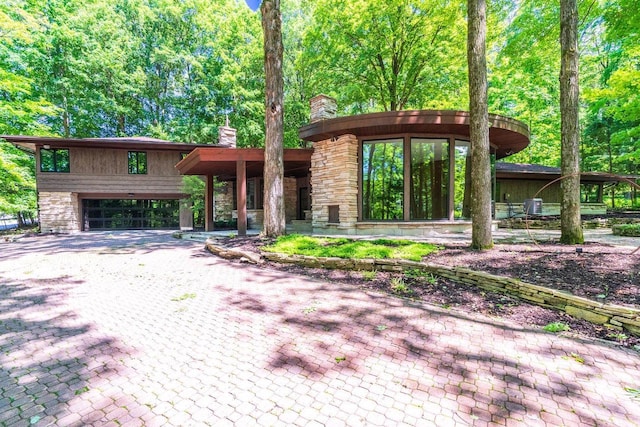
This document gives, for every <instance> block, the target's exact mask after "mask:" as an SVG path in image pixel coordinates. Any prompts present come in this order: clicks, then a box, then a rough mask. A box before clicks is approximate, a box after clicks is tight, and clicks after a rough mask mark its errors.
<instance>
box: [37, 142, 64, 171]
mask: <svg viewBox="0 0 640 427" xmlns="http://www.w3.org/2000/svg"><path fill="white" fill-rule="evenodd" d="M40 171H41V172H67V173H68V172H69V150H68V149H66V148H54V149H46V148H43V149H41V150H40Z"/></svg>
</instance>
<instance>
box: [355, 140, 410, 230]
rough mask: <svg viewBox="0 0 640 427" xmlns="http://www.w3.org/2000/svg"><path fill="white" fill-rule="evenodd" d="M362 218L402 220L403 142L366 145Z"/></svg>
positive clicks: (389, 141) (363, 165)
mask: <svg viewBox="0 0 640 427" xmlns="http://www.w3.org/2000/svg"><path fill="white" fill-rule="evenodd" d="M362 187H363V195H362V218H363V219H364V220H402V219H403V212H404V210H403V200H404V154H403V141H402V139H388V140H379V141H364V142H363V143H362Z"/></svg>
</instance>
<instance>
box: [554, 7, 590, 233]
mask: <svg viewBox="0 0 640 427" xmlns="http://www.w3.org/2000/svg"><path fill="white" fill-rule="evenodd" d="M560 51H561V59H560V61H561V62H560V117H561V118H560V124H561V125H560V130H561V134H562V137H561V143H562V148H561V157H562V176H563V177H564V179H563V180H562V182H561V188H562V204H561V206H560V229H561V236H560V242H561V243H564V244H569V245H573V244H577V243H584V236H583V234H582V223H581V221H580V130H579V127H578V108H579V104H578V102H579V100H578V95H579V87H578V3H577V0H560Z"/></svg>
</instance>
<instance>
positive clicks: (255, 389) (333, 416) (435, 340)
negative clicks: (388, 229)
mask: <svg viewBox="0 0 640 427" xmlns="http://www.w3.org/2000/svg"><path fill="white" fill-rule="evenodd" d="M625 388H630V389H640V354H638V353H637V352H633V351H629V350H624V349H620V348H616V347H614V346H612V345H611V344H608V343H603V342H599V341H590V340H580V339H571V338H565V337H558V336H555V335H552V334H549V333H545V332H542V331H540V330H529V329H525V328H522V327H519V326H516V325H513V324H507V323H504V322H501V321H499V320H495V319H490V318H487V317H483V316H480V315H477V316H467V315H464V314H461V313H456V312H455V311H451V310H445V309H440V308H437V307H433V306H428V305H423V304H419V303H412V302H409V301H405V300H401V299H396V298H393V297H389V296H385V295H382V294H377V293H367V292H363V291H361V290H357V289H354V288H350V287H349V286H347V285H343V284H335V283H326V282H322V281H313V280H309V279H308V278H306V277H299V276H288V277H287V276H285V275H284V273H281V272H277V271H271V270H268V269H260V268H258V267H254V266H249V265H245V264H238V263H230V262H228V261H224V260H221V259H218V258H216V257H214V256H212V255H209V254H207V253H206V252H205V251H204V250H203V245H202V243H198V242H190V241H181V240H175V239H172V238H171V237H170V235H169V234H167V233H158V232H155V233H154V232H140V233H116V234H113V235H111V234H108V233H90V234H80V235H76V236H43V237H33V238H24V239H21V240H18V241H17V242H13V243H5V242H2V243H0V393H1V394H0V425H6V426H14V425H17V426H28V425H36V426H47V425H58V426H84V425H114V426H115V425H127V426H136V425H146V426H159V425H169V426H198V425H215V426H224V425H240V426H247V425H249V426H250V425H305V426H313V425H327V426H339V425H349V426H358V425H402V424H405V425H426V426H431V425H437V426H447V425H461V426H466V425H473V426H483V425H526V426H544V425H568V426H574V425H603V426H607V425H611V426H614V425H615V426H623V425H640V398H639V396H635V397H634V394H633V393H631V392H629V391H627V390H625Z"/></svg>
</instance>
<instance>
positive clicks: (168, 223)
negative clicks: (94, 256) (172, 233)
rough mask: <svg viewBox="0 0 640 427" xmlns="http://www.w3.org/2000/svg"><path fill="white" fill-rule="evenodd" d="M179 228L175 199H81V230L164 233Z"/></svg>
mask: <svg viewBox="0 0 640 427" xmlns="http://www.w3.org/2000/svg"><path fill="white" fill-rule="evenodd" d="M179 227H180V201H179V200H175V199H168V200H162V199H83V200H82V230H83V231H91V230H162V229H164V230H166V229H178V228H179Z"/></svg>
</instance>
